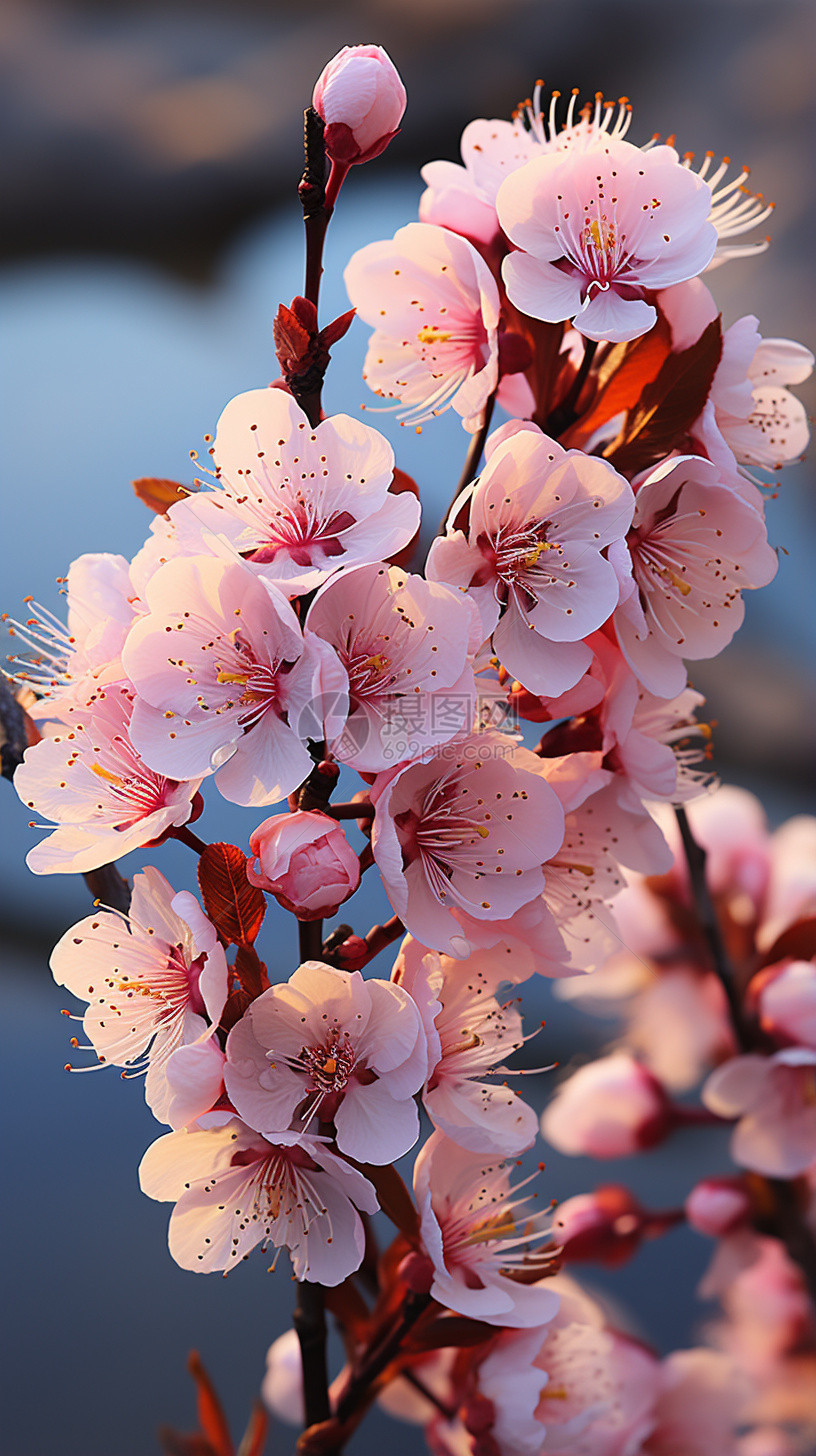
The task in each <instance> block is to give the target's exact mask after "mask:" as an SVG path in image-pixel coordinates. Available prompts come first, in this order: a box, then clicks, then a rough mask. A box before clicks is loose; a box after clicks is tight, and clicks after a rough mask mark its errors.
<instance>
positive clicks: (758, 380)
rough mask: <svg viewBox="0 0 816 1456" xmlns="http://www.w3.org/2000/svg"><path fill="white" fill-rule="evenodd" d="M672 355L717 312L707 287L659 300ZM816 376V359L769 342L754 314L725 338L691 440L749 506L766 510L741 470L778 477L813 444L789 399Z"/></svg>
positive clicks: (800, 409) (785, 343) (788, 343)
mask: <svg viewBox="0 0 816 1456" xmlns="http://www.w3.org/2000/svg"><path fill="white" fill-rule="evenodd" d="M658 303H659V305H660V308H661V311H662V312H663V314H664V315H665V317H666V318H667V319H668V322H669V325H670V328H671V333H672V347H673V349H687V348H689V347H690V346H691V345H692V344H693V343H695V342H696V340H697V339H698V338H699V337H700V335H701V334H702V332H703V330H704V329H705V328H706V327H707V325H708V324H709V323H711V322H712V321H713V320H714V319H716V317H717V314H718V310H717V305H716V303H715V302H714V299H713V298H712V296H711V294H710V293H709V291H708V289H707V288H706V286H705V284H704V283H703V282H702V281H701V279H699V278H696V279H693V280H690V281H689V282H687V283H683V284H679V285H678V286H677V287H675V288H669V289H667V290H666V291H665V292H663V293H660V294H659V295H658ZM812 371H813V355H812V353H811V352H810V350H809V349H806V348H804V347H803V345H802V344H797V343H794V342H793V340H791V339H763V338H762V336H761V335H760V333H759V330H758V327H757V320H756V319H755V318H754V316H753V315H752V314H749V315H747V316H746V317H745V318H741V319H737V321H736V323H734V324H732V325H731V327H730V328H728V329H726V330H725V332H724V334H723V342H722V354H721V357H720V362H719V364H718V365H717V369H716V372H715V374H714V378H713V379H712V381H711V389H710V391H709V396H708V400H707V401H706V404H705V407H704V409H703V411H702V413H701V415H700V416H699V418H698V419H697V420H696V421H695V422H694V423H693V424H692V425H691V427H690V430H689V434H690V436H691V438H692V440H693V441H694V442H695V444H699V446H700V451H701V453H704V454H705V455H707V456H708V458H709V459H710V460H713V461H714V463H715V464H716V465H718V466H719V468H720V470H721V471H722V473H723V475H724V476H725V477H726V479H728V481H729V484H733V485H734V487H735V488H736V489H738V490H739V491H740V492H741V494H743V495H744V496H745V498H746V499H747V500H750V501H751V502H752V503H753V504H757V503H759V502H761V496H760V494H759V492H758V491H757V490H756V489H755V488H754V487H753V486H752V485H751V483H750V481H751V477H750V476H749V475H748V474H747V472H745V471H743V472H740V471H738V470H737V469H736V465H737V464H738V465H741V466H754V467H756V468H759V469H760V470H780V469H781V468H782V467H783V466H784V465H789V464H791V463H793V462H794V461H795V460H797V459H799V458H800V457H801V456H802V454H803V452H804V451H805V450H806V448H807V444H808V440H809V438H810V430H809V428H808V421H807V414H806V412H805V409H804V406H803V405H802V403H801V402H800V400H798V399H797V398H796V396H795V395H793V394H791V393H790V390H789V389H788V388H787V386H788V385H790V384H801V383H803V381H804V380H806V379H807V378H809V376H810V374H811V373H812Z"/></svg>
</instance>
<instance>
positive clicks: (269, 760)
mask: <svg viewBox="0 0 816 1456" xmlns="http://www.w3.org/2000/svg"><path fill="white" fill-rule="evenodd" d="M146 593H147V606H148V615H147V616H145V617H142V618H141V619H140V620H139V621H138V622H137V623H136V625H135V627H134V628H133V629H132V631H131V633H130V636H129V637H128V640H127V642H126V644H125V649H124V654H123V661H124V663H125V667H126V670H127V672H128V674H129V676H130V678H131V679H132V681H133V683H134V684H135V686H136V691H137V693H138V695H139V697H138V699H137V703H136V707H135V709H134V713H133V722H132V726H131V732H132V735H133V740H134V742H135V743H136V744H137V745H138V747H139V751H140V752H141V753H142V754H143V755H144V756H145V758H146V760H147V761H148V762H149V763H150V764H151V765H152V766H154V767H155V768H156V769H157V771H159V772H165V773H173V772H175V773H180V774H182V775H184V776H186V777H191V776H192V775H193V774H198V775H207V774H211V773H215V775H216V779H215V782H216V785H217V787H218V788H219V789H220V791H221V793H222V794H223V795H224V798H225V799H229V800H230V801H231V802H232V803H235V804H247V805H249V806H251V807H257V806H260V805H263V804H274V803H276V802H278V801H279V800H281V799H284V798H285V797H286V795H287V794H289V793H291V792H292V790H293V789H296V788H297V787H298V785H299V784H301V783H302V782H303V780H304V779H305V777H306V775H307V774H308V773H309V772H310V770H311V768H312V759H311V757H310V755H309V752H308V750H307V748H306V746H305V743H304V742H303V741H302V740H303V738H305V737H307V736H312V737H315V738H318V737H320V736H321V732H320V725H319V724H317V723H316V722H314V721H313V719H314V714H313V713H312V711H311V707H310V705H311V702H312V700H313V699H316V700H317V701H318V703H320V701H321V700H322V694H321V683H322V682H323V681H325V678H324V676H323V674H324V673H326V672H328V673H332V674H333V675H332V677H331V679H330V681H331V682H332V685H333V686H334V685H335V684H336V685H337V695H338V696H339V697H340V698H341V699H342V693H343V686H344V682H345V675H344V673H343V670H342V668H341V667H340V665H339V663H337V662H336V660H335V659H334V658H333V654H331V653H330V650H329V649H328V648H327V647H326V646H325V644H324V643H321V642H320V641H319V639H317V638H313V639H311V641H304V638H303V634H302V632H301V630H300V626H299V624H298V620H297V617H296V616H295V614H294V612H293V611H292V608H291V607H290V605H289V603H288V602H287V601H286V598H285V597H284V596H282V595H281V593H280V592H279V591H277V589H276V588H275V587H273V586H270V585H269V584H267V583H265V582H262V581H260V580H259V579H258V577H257V576H256V575H255V574H254V573H253V572H252V571H251V570H250V569H249V567H247V566H245V565H244V564H243V563H242V562H227V561H219V560H216V559H215V558H213V557H203V556H202V557H190V558H182V559H180V560H172V561H169V562H168V563H167V565H166V566H163V567H162V568H161V569H160V570H159V571H157V572H156V574H155V575H154V576H153V577H151V579H150V581H149V582H148V585H147V588H146ZM307 708H308V709H309V710H310V711H309V712H308V713H307V712H306V710H307ZM307 719H308V720H309V724H310V726H309V727H307V726H306V720H307ZM293 724H294V725H295V726H294V727H293V726H292V725H293Z"/></svg>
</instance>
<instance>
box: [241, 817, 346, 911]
mask: <svg viewBox="0 0 816 1456" xmlns="http://www.w3.org/2000/svg"><path fill="white" fill-rule="evenodd" d="M249 849H250V856H251V857H250V859H249V861H248V863H247V879H248V880H249V882H250V884H252V885H257V886H258V887H259V889H261V890H267V891H268V892H269V893H270V894H272V895H274V896H275V898H276V899H277V901H278V902H279V904H281V905H283V907H284V909H285V910H291V912H292V914H293V915H297V917H298V919H299V920H319V919H321V918H322V917H323V916H331V915H334V914H335V913H336V911H337V909H338V907H339V906H340V905H342V903H343V901H344V900H347V899H348V898H349V895H353V894H354V891H355V890H356V889H357V886H358V885H359V883H360V861H359V859H358V857H357V855H356V854H355V853H354V850H353V849H352V847H351V845H350V844H349V842H348V840H347V839H346V836H345V834H344V832H343V828H342V825H340V824H338V823H336V821H335V820H334V819H331V818H330V817H329V815H328V814H316V813H304V811H303V810H298V811H297V812H296V813H294V814H273V815H272V817H271V819H264V821H263V824H259V825H258V827H257V829H255V830H253V832H252V834H251V835H250V837H249Z"/></svg>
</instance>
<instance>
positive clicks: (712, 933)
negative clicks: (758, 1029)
mask: <svg viewBox="0 0 816 1456" xmlns="http://www.w3.org/2000/svg"><path fill="white" fill-rule="evenodd" d="M674 812H675V815H676V817H677V824H678V827H679V829H680V837H681V839H682V841H683V850H684V853H685V856H686V864H687V865H688V872H689V879H690V881H691V893H692V896H693V898H694V906H695V909H696V911H697V919H698V921H699V924H700V929H701V930H702V932H703V935H704V936H705V939H706V944H707V945H708V950H709V955H710V957H711V964H712V968H713V970H714V972H715V974H716V976H717V979H718V981H719V982H720V985H721V986H722V988H723V990H724V992H725V995H726V998H727V1001H728V1009H729V1011H730V1013H731V1020H732V1022H733V1023H734V1028H735V1030H736V1032H737V1037H738V1040H739V1041H740V1043H741V1044H742V1043H743V1042H744V1040H745V1037H746V1028H745V1025H744V1019H743V1013H742V1002H741V1000H740V997H739V993H738V991H737V988H736V984H735V982H734V974H733V971H732V969H731V964H730V962H729V960H728V956H727V954H726V950H725V945H724V944H723V938H722V932H721V930H720V922H719V920H718V919H717V912H716V910H715V909H714V902H713V900H712V898H711V892H710V891H709V888H708V880H707V879H706V858H707V856H706V852H705V850H704V849H703V847H702V845H701V844H698V843H697V840H696V839H695V838H694V835H693V834H692V832H691V825H690V824H689V821H688V815H687V814H686V811H685V809H682V808H680V807H679V806H675V811H674Z"/></svg>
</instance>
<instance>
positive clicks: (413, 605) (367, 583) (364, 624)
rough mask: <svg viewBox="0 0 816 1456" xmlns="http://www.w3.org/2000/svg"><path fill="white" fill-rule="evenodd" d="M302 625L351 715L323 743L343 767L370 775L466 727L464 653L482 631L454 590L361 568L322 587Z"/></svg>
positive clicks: (470, 715)
mask: <svg viewBox="0 0 816 1456" xmlns="http://www.w3.org/2000/svg"><path fill="white" fill-rule="evenodd" d="M305 627H306V631H307V632H314V633H316V634H317V635H318V636H319V637H321V638H323V640H324V641H326V642H328V643H329V644H330V646H331V647H332V648H333V649H334V651H335V652H336V654H337V656H338V658H339V660H340V662H341V664H342V666H343V667H344V668H345V671H346V674H347V676H348V684H349V690H348V692H349V716H348V719H347V721H346V723H345V724H344V725H343V729H342V732H341V733H340V735H339V736H338V737H337V738H335V739H334V740H333V741H332V743H331V744H330V747H331V750H332V752H333V754H334V756H335V757H336V758H337V759H338V760H339V762H340V763H345V764H349V765H350V766H351V767H353V768H356V769H360V770H363V771H367V772H370V773H377V772H380V771H381V770H383V769H387V768H390V767H393V766H394V764H396V763H398V762H401V761H402V760H404V759H406V758H415V757H416V756H417V755H418V754H420V753H422V752H423V751H424V750H425V749H426V748H431V747H433V746H434V745H435V744H438V743H445V742H447V741H448V740H450V739H451V738H454V737H455V736H456V735H457V734H459V733H463V732H465V733H466V732H468V731H469V729H470V728H471V726H472V724H473V721H474V717H475V711H476V686H475V683H474V678H473V668H472V667H471V666H470V662H469V656H470V654H471V653H472V652H475V651H476V649H477V648H478V647H479V646H480V645H481V642H482V639H483V636H484V634H483V633H482V632H481V631H480V629H479V618H478V614H477V613H476V611H475V609H474V607H473V606H472V604H471V603H470V602H469V601H468V600H467V599H464V598H462V597H461V596H460V595H459V594H458V593H455V592H453V591H451V590H450V589H448V588H447V587H445V586H442V585H440V584H439V583H437V582H434V581H425V580H424V579H423V578H422V577H420V576H413V575H407V574H406V573H405V572H404V571H400V569H399V568H398V567H396V566H391V567H389V566H385V565H379V564H375V565H372V566H361V567H357V568H356V569H351V570H349V571H343V572H342V573H341V574H340V575H339V576H336V577H334V578H333V579H332V580H331V581H329V582H327V583H326V585H325V586H324V587H321V589H320V591H319V592H318V594H317V596H316V597H315V599H314V601H313V603H312V605H311V607H310V608H309V613H308V616H307V618H306V624H305Z"/></svg>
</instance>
